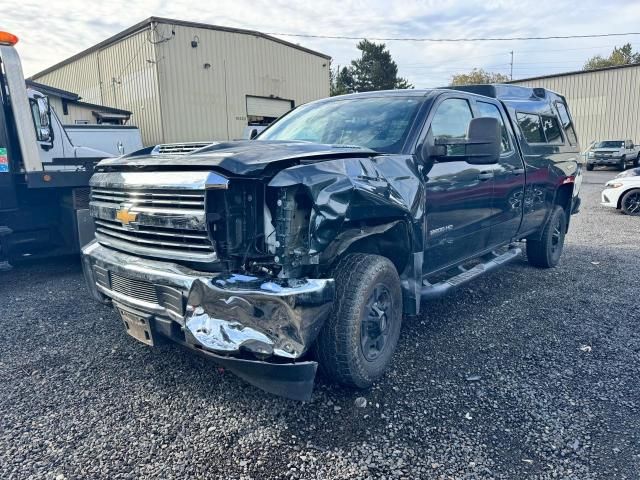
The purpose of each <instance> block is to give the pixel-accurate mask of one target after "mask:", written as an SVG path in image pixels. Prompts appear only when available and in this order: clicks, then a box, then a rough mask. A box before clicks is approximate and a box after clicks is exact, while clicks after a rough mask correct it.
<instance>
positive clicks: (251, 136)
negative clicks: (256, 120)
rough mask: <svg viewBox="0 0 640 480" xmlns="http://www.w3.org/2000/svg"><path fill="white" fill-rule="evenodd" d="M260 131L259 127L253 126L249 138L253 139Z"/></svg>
mask: <svg viewBox="0 0 640 480" xmlns="http://www.w3.org/2000/svg"><path fill="white" fill-rule="evenodd" d="M258 133H259V132H258V129H257V128H252V129H251V131H250V132H249V140H253V139H254V138H256V137H257V136H258Z"/></svg>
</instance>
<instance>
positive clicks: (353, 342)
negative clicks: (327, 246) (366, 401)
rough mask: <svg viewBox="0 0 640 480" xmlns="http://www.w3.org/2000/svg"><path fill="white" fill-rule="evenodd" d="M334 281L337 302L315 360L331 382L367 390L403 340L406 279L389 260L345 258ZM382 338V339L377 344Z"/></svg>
mask: <svg viewBox="0 0 640 480" xmlns="http://www.w3.org/2000/svg"><path fill="white" fill-rule="evenodd" d="M334 278H335V281H336V299H335V301H334V306H333V310H332V311H331V315H330V316H329V318H328V319H327V321H326V323H325V325H324V326H323V328H322V331H321V332H320V335H319V336H318V339H317V341H316V343H315V348H314V353H315V357H316V359H317V360H318V362H319V366H320V369H321V371H322V373H323V374H324V375H325V376H326V377H327V378H329V379H330V380H332V381H335V382H337V383H341V384H343V385H347V386H351V387H357V388H367V387H369V386H371V385H372V384H373V382H375V381H376V380H377V379H378V378H380V377H381V376H382V375H383V374H384V372H385V371H386V370H387V368H388V367H389V365H390V364H391V358H392V356H393V352H394V351H395V349H396V345H397V343H398V338H399V337H400V327H401V324H402V291H401V289H400V278H399V277H398V272H397V271H396V269H395V267H394V266H393V264H392V263H391V261H389V260H388V259H387V258H385V257H381V256H378V255H367V254H361V253H355V254H349V255H346V256H345V257H344V258H342V259H341V260H340V261H339V262H338V264H337V266H336V267H335V269H334ZM385 302H386V303H385ZM381 311H382V312H384V313H383V314H382V315H381V314H380V312H381ZM376 335H377V336H378V337H380V338H381V339H378V340H375V341H374V338H373V337H374V336H376ZM369 337H371V338H370V339H369ZM365 345H366V347H365ZM369 347H375V348H372V349H369Z"/></svg>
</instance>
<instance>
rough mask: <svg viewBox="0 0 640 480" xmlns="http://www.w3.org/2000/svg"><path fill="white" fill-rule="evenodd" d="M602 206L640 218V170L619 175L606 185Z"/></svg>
mask: <svg viewBox="0 0 640 480" xmlns="http://www.w3.org/2000/svg"><path fill="white" fill-rule="evenodd" d="M601 203H602V205H603V206H605V207H613V208H617V209H620V210H622V211H623V212H624V213H626V214H627V215H638V216H640V168H631V169H629V170H626V171H624V172H622V173H620V174H618V175H617V176H616V177H615V178H614V179H613V180H609V181H608V182H607V183H606V184H605V185H604V190H603V191H602V202H601Z"/></svg>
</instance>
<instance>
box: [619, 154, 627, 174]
mask: <svg viewBox="0 0 640 480" xmlns="http://www.w3.org/2000/svg"><path fill="white" fill-rule="evenodd" d="M618 168H620V170H622V171H624V170H625V168H627V158H626V157H622V158H621V159H620V163H619V164H618Z"/></svg>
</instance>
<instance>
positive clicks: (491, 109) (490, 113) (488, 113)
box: [476, 102, 512, 153]
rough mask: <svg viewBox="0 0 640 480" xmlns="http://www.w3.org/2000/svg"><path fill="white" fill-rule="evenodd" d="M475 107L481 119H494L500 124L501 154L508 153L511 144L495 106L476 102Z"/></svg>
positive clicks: (500, 115)
mask: <svg viewBox="0 0 640 480" xmlns="http://www.w3.org/2000/svg"><path fill="white" fill-rule="evenodd" d="M476 106H477V107H478V112H479V113H480V116H481V117H491V118H495V119H497V120H498V122H500V131H501V134H502V138H501V149H500V150H501V153H506V152H510V151H511V150H512V149H511V142H510V141H509V133H508V131H507V127H506V125H505V124H504V120H503V118H502V114H501V113H500V110H499V109H498V107H497V106H496V105H494V104H493V103H487V102H476Z"/></svg>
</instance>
